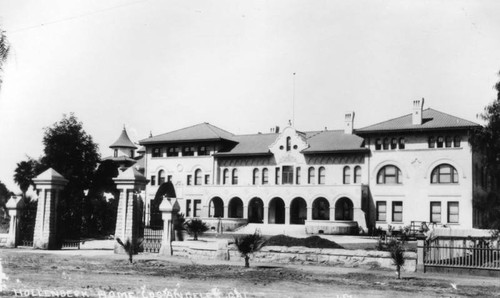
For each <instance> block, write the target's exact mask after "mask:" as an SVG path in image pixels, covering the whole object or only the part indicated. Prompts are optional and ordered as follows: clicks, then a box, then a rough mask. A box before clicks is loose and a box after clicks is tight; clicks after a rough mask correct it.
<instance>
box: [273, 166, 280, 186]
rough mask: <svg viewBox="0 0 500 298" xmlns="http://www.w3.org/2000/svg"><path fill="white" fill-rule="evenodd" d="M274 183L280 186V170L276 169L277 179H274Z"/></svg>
mask: <svg viewBox="0 0 500 298" xmlns="http://www.w3.org/2000/svg"><path fill="white" fill-rule="evenodd" d="M274 180H275V181H274V183H275V184H276V185H278V184H280V168H276V177H275V179H274Z"/></svg>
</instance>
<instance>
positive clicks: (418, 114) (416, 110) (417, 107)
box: [412, 98, 424, 125]
mask: <svg viewBox="0 0 500 298" xmlns="http://www.w3.org/2000/svg"><path fill="white" fill-rule="evenodd" d="M423 110H424V98H422V99H417V100H414V101H413V113H412V123H413V125H422V112H423Z"/></svg>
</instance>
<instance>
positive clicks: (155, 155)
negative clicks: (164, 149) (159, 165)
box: [153, 147, 161, 157]
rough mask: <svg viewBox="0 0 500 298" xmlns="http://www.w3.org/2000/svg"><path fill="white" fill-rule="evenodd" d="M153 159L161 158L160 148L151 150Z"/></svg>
mask: <svg viewBox="0 0 500 298" xmlns="http://www.w3.org/2000/svg"><path fill="white" fill-rule="evenodd" d="M153 157H161V148H160V147H155V148H153Z"/></svg>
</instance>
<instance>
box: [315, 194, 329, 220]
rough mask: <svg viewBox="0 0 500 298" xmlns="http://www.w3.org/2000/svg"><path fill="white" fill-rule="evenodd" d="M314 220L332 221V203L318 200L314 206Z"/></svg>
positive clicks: (321, 199)
mask: <svg viewBox="0 0 500 298" xmlns="http://www.w3.org/2000/svg"><path fill="white" fill-rule="evenodd" d="M312 219H317V220H330V203H328V200H327V199H325V198H317V199H316V200H314V202H313V206H312Z"/></svg>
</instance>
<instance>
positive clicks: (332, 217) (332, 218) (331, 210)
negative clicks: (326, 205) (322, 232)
mask: <svg viewBox="0 0 500 298" xmlns="http://www.w3.org/2000/svg"><path fill="white" fill-rule="evenodd" d="M334 220H335V208H332V207H330V221H334Z"/></svg>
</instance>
